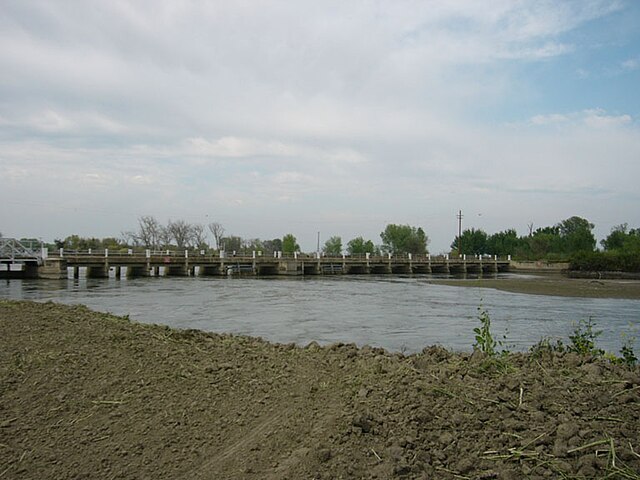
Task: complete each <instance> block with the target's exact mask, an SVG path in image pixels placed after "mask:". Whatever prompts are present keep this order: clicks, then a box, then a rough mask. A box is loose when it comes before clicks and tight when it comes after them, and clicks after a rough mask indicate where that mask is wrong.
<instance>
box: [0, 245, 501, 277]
mask: <svg viewBox="0 0 640 480" xmlns="http://www.w3.org/2000/svg"><path fill="white" fill-rule="evenodd" d="M31 253H32V254H33V256H32V258H31V259H30V260H26V256H25V257H24V258H23V259H22V260H17V261H19V262H23V263H24V264H25V265H27V264H30V265H32V267H31V268H23V269H22V270H18V268H17V267H12V268H13V269H9V268H5V270H4V272H3V271H0V275H1V274H2V273H12V272H13V274H14V275H13V276H19V275H15V274H16V272H22V275H21V276H22V277H25V278H53V279H62V278H68V276H69V273H71V272H72V275H73V277H74V278H79V277H80V273H81V271H82V272H83V273H84V276H86V277H88V278H109V277H115V278H122V277H123V276H126V277H129V278H132V277H148V276H161V275H162V276H196V275H198V276H209V275H211V276H229V275H252V276H276V275H284V276H313V275H366V274H374V275H390V274H432V273H440V274H466V273H475V274H483V273H497V272H504V271H508V270H509V269H510V265H511V258H510V257H508V258H498V257H496V256H493V257H489V256H470V255H463V256H459V257H455V258H454V257H450V256H449V255H437V256H432V255H411V254H403V255H391V254H387V255H369V254H364V255H351V256H350V255H339V256H325V255H318V254H302V253H295V254H283V253H282V252H275V253H274V254H272V255H262V254H261V252H251V253H250V254H241V255H229V254H228V253H225V252H219V253H217V252H208V251H204V250H201V251H193V250H163V251H152V250H143V251H134V250H132V249H129V250H126V251H117V252H114V251H109V250H93V251H92V250H88V251H64V250H63V249H60V250H59V251H57V252H54V253H50V252H48V251H47V250H46V249H42V251H41V252H40V253H39V255H38V254H37V252H31ZM2 262H3V264H6V265H10V262H9V261H6V262H5V261H4V260H2Z"/></svg>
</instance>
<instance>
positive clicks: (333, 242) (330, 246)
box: [322, 237, 342, 255]
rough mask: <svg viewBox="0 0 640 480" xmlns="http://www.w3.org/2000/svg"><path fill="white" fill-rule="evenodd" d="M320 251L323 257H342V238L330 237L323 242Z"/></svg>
mask: <svg viewBox="0 0 640 480" xmlns="http://www.w3.org/2000/svg"><path fill="white" fill-rule="evenodd" d="M322 251H323V252H324V254H325V255H342V238H341V237H331V238H329V239H328V240H327V241H326V242H324V247H323V248H322Z"/></svg>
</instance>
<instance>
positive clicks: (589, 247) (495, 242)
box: [451, 216, 640, 261]
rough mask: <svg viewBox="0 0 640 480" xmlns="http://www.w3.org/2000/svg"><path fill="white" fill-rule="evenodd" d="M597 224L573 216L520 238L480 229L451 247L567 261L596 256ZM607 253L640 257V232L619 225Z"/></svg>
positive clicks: (465, 233) (511, 231) (467, 233)
mask: <svg viewBox="0 0 640 480" xmlns="http://www.w3.org/2000/svg"><path fill="white" fill-rule="evenodd" d="M594 227H595V226H594V224H593V223H591V222H589V221H588V220H587V219H584V218H581V217H577V216H573V217H570V218H567V219H565V220H562V221H561V222H559V223H557V224H555V225H553V226H548V227H542V228H538V229H536V230H535V231H534V230H533V229H531V230H530V232H529V234H528V235H524V236H518V234H517V232H516V230H515V229H508V230H504V231H501V232H497V233H494V234H491V235H489V234H487V233H486V232H485V231H483V230H480V229H474V228H471V229H467V230H464V231H463V232H462V234H461V235H460V236H459V237H458V236H456V237H455V239H454V241H453V242H452V243H451V249H452V251H453V252H457V253H460V254H471V255H481V254H489V255H512V256H513V257H515V258H518V259H521V260H543V259H544V260H551V261H554V260H556V261H567V260H569V259H570V258H571V257H572V256H574V255H576V254H578V253H585V252H595V251H596V237H595V236H594V234H593V228H594ZM600 244H601V246H602V249H603V251H604V252H613V251H618V252H619V251H625V252H635V253H640V229H629V227H628V225H627V224H622V225H618V226H616V227H613V228H612V229H611V233H610V234H609V235H608V236H607V237H606V238H605V239H603V240H602V241H601V242H600Z"/></svg>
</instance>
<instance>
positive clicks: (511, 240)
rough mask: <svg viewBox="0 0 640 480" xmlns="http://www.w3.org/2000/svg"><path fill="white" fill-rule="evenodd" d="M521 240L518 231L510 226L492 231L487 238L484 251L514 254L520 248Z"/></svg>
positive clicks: (493, 253)
mask: <svg viewBox="0 0 640 480" xmlns="http://www.w3.org/2000/svg"><path fill="white" fill-rule="evenodd" d="M521 244H522V241H521V240H520V239H519V238H518V233H517V232H516V231H515V230H514V229H513V228H510V229H509V230H505V231H503V232H498V233H494V234H493V235H489V238H487V249H486V253H489V254H491V255H514V254H515V253H516V252H518V251H519V250H520V245H521Z"/></svg>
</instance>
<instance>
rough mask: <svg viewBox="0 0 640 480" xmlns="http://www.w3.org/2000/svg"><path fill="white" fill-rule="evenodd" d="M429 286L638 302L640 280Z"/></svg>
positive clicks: (548, 279) (549, 278)
mask: <svg viewBox="0 0 640 480" xmlns="http://www.w3.org/2000/svg"><path fill="white" fill-rule="evenodd" d="M429 283H433V284H438V285H450V286H454V287H475V288H493V289H496V290H502V291H505V292H513V293H525V294H530V295H555V296H559V297H584V298H628V299H640V280H590V279H582V278H568V277H565V276H563V275H540V276H533V275H532V276H531V277H520V278H479V279H468V280H467V279H447V280H431V281H430V282H429Z"/></svg>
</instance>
